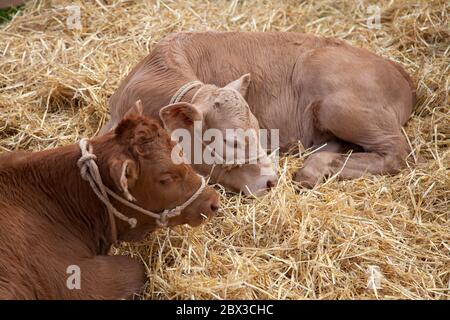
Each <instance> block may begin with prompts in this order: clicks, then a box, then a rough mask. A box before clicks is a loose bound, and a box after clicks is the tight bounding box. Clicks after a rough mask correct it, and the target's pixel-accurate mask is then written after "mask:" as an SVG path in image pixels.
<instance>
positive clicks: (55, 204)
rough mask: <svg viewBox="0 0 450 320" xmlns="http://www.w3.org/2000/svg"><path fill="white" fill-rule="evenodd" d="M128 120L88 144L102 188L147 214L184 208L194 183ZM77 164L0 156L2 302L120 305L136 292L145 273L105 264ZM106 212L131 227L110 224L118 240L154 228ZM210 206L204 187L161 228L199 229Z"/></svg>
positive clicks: (163, 135) (58, 157)
mask: <svg viewBox="0 0 450 320" xmlns="http://www.w3.org/2000/svg"><path fill="white" fill-rule="evenodd" d="M130 112H131V113H132V114H127V115H126V118H125V119H124V120H122V121H121V122H120V123H119V124H118V126H117V127H116V128H115V129H114V130H112V131H111V132H110V133H108V134H106V135H104V136H101V137H97V138H93V139H91V140H90V143H91V145H92V146H93V152H94V154H95V155H96V163H97V164H98V167H99V172H100V174H101V177H102V179H103V183H104V184H105V185H106V186H107V187H109V188H110V189H112V190H113V191H115V192H116V193H117V194H119V195H122V196H123V197H128V195H131V196H132V197H134V198H135V199H136V201H135V204H136V205H138V206H140V207H142V208H145V209H147V210H151V211H153V212H161V211H163V210H164V209H171V208H174V207H175V206H178V205H180V204H182V203H183V202H185V201H186V200H187V199H189V198H190V197H191V196H192V194H194V193H195V192H196V190H197V189H198V188H199V186H200V184H201V178H200V177H199V176H198V175H197V174H196V173H195V172H194V171H193V170H192V168H191V167H189V166H187V165H185V164H179V165H175V164H173V163H172V161H171V150H172V148H173V142H172V141H171V140H170V137H169V135H168V134H167V132H166V131H165V130H164V129H162V128H161V126H160V125H159V124H158V123H157V122H156V121H154V120H151V119H149V118H145V117H142V116H140V115H135V114H134V113H136V112H135V109H131V111H130ZM80 156H81V155H80V148H79V146H78V145H70V146H65V147H61V148H57V149H53V150H48V151H42V152H35V153H28V152H14V153H8V154H3V155H1V156H0V247H1V250H0V270H1V272H0V299H121V298H129V297H131V296H132V295H133V294H134V293H136V292H138V291H139V290H140V289H141V288H142V286H143V285H144V283H145V270H144V267H143V265H141V264H140V263H139V262H138V261H136V260H134V259H131V258H129V257H125V256H108V255H107V253H108V250H109V249H110V247H111V245H112V242H113V241H112V239H113V236H114V234H112V233H111V225H112V224H111V221H110V218H109V216H108V212H107V210H106V207H105V205H104V204H103V203H102V202H101V201H100V200H99V198H98V197H97V196H96V195H95V194H94V192H93V190H92V189H91V187H90V185H89V183H88V182H87V181H85V180H83V179H82V177H81V175H80V169H79V168H78V166H77V161H78V160H79V158H80ZM111 202H112V204H113V205H114V206H115V207H116V208H117V209H118V210H119V211H120V212H121V213H123V214H125V215H126V216H128V217H132V218H135V219H136V220H137V225H136V227H135V228H131V227H130V225H129V224H128V223H126V222H124V221H122V220H120V219H116V220H115V223H116V226H117V238H118V239H119V240H124V241H134V240H139V239H142V238H143V237H144V236H145V234H147V233H148V232H150V231H153V230H155V229H156V228H158V226H157V224H156V223H155V219H154V218H151V217H148V216H146V215H144V214H142V213H140V212H137V211H136V210H134V209H131V208H129V207H127V206H124V205H122V204H121V203H119V202H117V201H116V200H114V199H112V200H111ZM218 205H219V202H218V196H217V193H216V192H215V191H214V190H213V189H211V188H210V187H206V188H205V189H203V192H202V193H201V194H200V196H199V197H197V198H196V200H194V202H192V203H191V204H190V205H189V206H188V207H187V208H186V209H184V210H183V211H182V212H181V214H180V215H178V216H176V217H173V218H171V219H169V220H168V225H169V226H174V225H179V224H185V223H187V224H190V225H191V226H197V225H199V224H200V223H202V221H203V220H204V218H206V217H207V216H212V215H213V214H214V213H215V212H216V210H217V209H218ZM70 266H76V267H78V268H79V271H80V274H79V275H80V282H79V284H80V288H79V289H77V288H76V286H75V288H73V287H70V288H71V289H69V287H68V286H67V280H68V278H69V276H71V275H72V272H75V271H73V269H71V268H73V267H70ZM67 272H69V273H67ZM73 275H74V276H75V273H73ZM69 283H72V282H71V281H69ZM73 283H75V284H76V281H74V282H73Z"/></svg>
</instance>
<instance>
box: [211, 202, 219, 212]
mask: <svg viewBox="0 0 450 320" xmlns="http://www.w3.org/2000/svg"><path fill="white" fill-rule="evenodd" d="M218 210H219V205H218V204H217V203H211V211H212V212H217V211H218Z"/></svg>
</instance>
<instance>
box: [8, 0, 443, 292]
mask: <svg viewBox="0 0 450 320" xmlns="http://www.w3.org/2000/svg"><path fill="white" fill-rule="evenodd" d="M74 4H77V5H78V6H80V9H81V10H80V12H81V24H82V30H76V29H69V28H68V27H67V26H66V19H67V16H68V15H69V14H70V13H69V11H67V10H66V9H64V6H66V5H74ZM370 4H375V5H379V6H380V9H381V28H380V29H369V28H367V25H366V20H367V17H368V16H370V15H371V13H369V12H368V10H369V9H368V7H369V5H370ZM449 16H450V4H449V2H448V1H445V0H443V1H417V2H409V1H389V2H381V1H380V2H379V3H377V2H372V3H369V2H363V1H355V2H354V3H352V2H349V1H325V0H322V1H311V2H301V3H299V2H298V1H291V2H284V3H281V2H277V1H273V2H271V1H245V2H243V1H235V0H233V1H217V2H216V1H212V2H203V1H187V2H180V3H178V2H172V1H168V0H167V1H151V2H140V1H100V0H98V1H78V2H77V1H74V2H73V3H72V2H62V1H54V2H53V1H52V2H50V1H40V2H37V3H33V2H32V3H28V4H27V5H26V6H25V7H24V8H23V10H21V11H20V12H19V13H18V14H17V15H16V16H15V17H14V18H13V19H12V20H11V21H9V22H6V23H4V24H2V25H1V26H0V54H1V58H0V148H1V149H2V152H8V151H13V150H19V149H29V150H42V149H47V148H53V147H56V146H60V145H65V144H69V143H74V142H76V141H78V140H79V139H80V138H82V137H85V136H92V135H94V134H96V133H97V132H98V130H99V129H100V128H101V126H102V125H103V124H104V123H105V120H106V119H107V98H108V97H109V96H110V95H111V94H112V93H113V92H114V90H115V89H116V88H117V87H118V83H119V81H120V80H121V79H123V78H124V77H125V75H126V74H127V73H128V72H129V71H130V69H131V68H132V67H133V66H134V65H135V64H136V63H137V62H138V61H139V60H140V59H142V58H143V57H144V56H146V55H147V54H148V53H149V51H150V50H151V48H152V47H153V45H154V44H155V43H157V42H158V41H159V40H160V39H161V38H162V37H164V36H165V35H167V34H169V33H170V32H175V31H181V30H220V31H231V30H232V31H244V30H245V31H269V30H271V31H298V32H307V33H313V34H318V35H326V36H336V37H339V38H342V39H346V40H347V41H349V42H351V43H353V44H355V45H358V46H363V47H366V48H369V49H371V50H373V51H374V52H376V53H378V54H380V55H382V56H385V57H389V58H391V59H393V60H395V61H398V62H400V63H401V64H402V65H403V66H405V68H406V69H407V70H408V72H409V73H410V74H411V75H412V76H413V78H414V81H415V83H416V84H417V87H418V91H417V92H418V103H417V107H416V110H415V112H414V115H413V117H412V118H411V120H410V121H409V122H408V124H407V126H406V128H405V134H406V136H407V137H408V139H409V142H410V145H411V146H412V148H413V152H412V155H411V157H412V158H413V159H414V161H415V162H416V164H415V165H413V166H410V167H409V168H407V169H405V170H403V171H402V172H401V173H400V174H398V175H396V176H391V177H389V176H370V175H367V176H364V177H362V178H360V179H356V180H352V181H337V180H336V179H331V180H329V181H326V182H325V183H323V184H321V185H319V186H317V187H316V188H315V189H313V190H300V189H299V188H298V187H296V186H295V185H294V184H293V183H292V181H291V177H292V175H293V173H294V172H295V170H296V169H298V168H299V167H300V166H301V165H302V163H303V160H304V155H303V154H301V155H300V156H289V157H284V158H282V159H281V161H280V168H279V169H280V175H281V178H280V183H279V186H278V187H277V188H276V189H275V190H273V191H272V192H271V193H269V194H268V195H266V196H265V197H263V198H260V199H252V198H250V197H244V196H240V195H233V194H225V192H224V191H223V190H222V189H221V188H220V186H217V190H219V192H221V194H222V197H221V200H222V209H221V210H220V214H219V216H218V217H217V218H215V219H214V220H211V221H210V222H208V223H206V224H205V225H203V226H202V227H199V228H197V229H192V228H190V227H187V226H180V227H175V228H173V229H170V230H161V231H158V232H156V233H154V234H151V235H149V236H148V237H147V238H146V240H145V241H143V242H142V243H139V244H126V243H125V244H121V245H120V246H118V247H117V249H116V252H117V254H127V255H131V256H136V257H138V258H139V259H141V260H142V261H143V263H145V265H146V266H147V268H148V283H147V285H146V288H145V291H144V293H143V295H142V297H141V298H143V299H169V298H170V299H174V298H175V299H179V298H185V299H191V298H196V299H210V298H217V299H244V298H248V299H254V298H261V299H336V298H338V299H345V298H356V299H367V298H380V299H396V298H406V299H448V298H449V297H450V288H449V280H450V254H449V253H450V221H449V212H450V210H449V207H450V203H449V201H450V191H449V190H450V188H449V187H450V170H449V168H450V152H449V143H450V112H449V96H448V92H449V84H450V81H449V74H450V72H449V68H450V67H449V63H450V59H449V55H450V42H449V39H450V32H449ZM371 268H372V269H373V268H378V269H377V270H378V271H379V273H378V272H377V276H378V280H379V281H380V283H379V286H375V288H373V287H369V288H368V286H367V285H368V281H369V278H370V277H369V270H370V269H371Z"/></svg>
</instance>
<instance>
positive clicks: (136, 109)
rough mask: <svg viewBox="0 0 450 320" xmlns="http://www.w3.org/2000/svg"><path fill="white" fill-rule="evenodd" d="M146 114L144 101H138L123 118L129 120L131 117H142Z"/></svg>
mask: <svg viewBox="0 0 450 320" xmlns="http://www.w3.org/2000/svg"><path fill="white" fill-rule="evenodd" d="M143 114H144V106H143V105H142V101H141V100H137V101H136V103H135V104H134V106H132V107H131V108H130V110H128V111H127V112H126V113H125V115H124V116H123V118H124V119H125V118H129V117H130V116H133V115H134V116H142V115H143Z"/></svg>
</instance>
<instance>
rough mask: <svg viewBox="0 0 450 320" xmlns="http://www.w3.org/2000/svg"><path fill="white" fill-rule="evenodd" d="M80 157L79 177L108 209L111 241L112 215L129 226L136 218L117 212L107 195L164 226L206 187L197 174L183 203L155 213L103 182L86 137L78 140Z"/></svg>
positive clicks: (115, 237) (114, 230) (115, 231)
mask: <svg viewBox="0 0 450 320" xmlns="http://www.w3.org/2000/svg"><path fill="white" fill-rule="evenodd" d="M79 146H80V150H81V157H80V159H78V162H77V165H78V167H79V168H80V174H81V177H82V178H83V179H84V180H86V181H88V182H89V184H90V185H91V188H92V190H93V191H94V192H95V194H96V195H97V197H98V198H99V199H100V200H101V201H102V202H103V204H104V205H105V206H106V208H107V209H108V213H109V218H110V220H111V230H112V233H113V241H114V242H116V240H117V228H116V223H115V220H114V216H116V217H117V218H119V219H121V220H123V221H126V222H128V223H129V224H130V226H131V228H134V227H136V224H137V220H136V219H135V218H129V217H127V216H125V215H124V214H122V213H121V212H119V211H118V210H117V209H116V208H115V207H114V206H113V205H112V203H111V202H110V200H109V197H108V195H109V196H111V197H113V198H114V199H116V200H117V201H119V202H120V203H122V204H124V205H126V206H127V207H130V208H132V209H134V210H136V211H139V212H140V213H142V214H145V215H147V216H149V217H152V218H154V219H155V220H156V223H157V224H158V226H160V227H166V226H167V223H168V221H169V219H170V218H173V217H176V216H178V215H180V213H181V211H183V210H184V209H185V208H186V207H188V206H189V205H190V204H191V203H192V202H194V201H195V199H197V198H198V196H199V195H200V194H201V193H202V192H203V190H204V189H205V187H206V182H205V179H204V178H203V177H202V176H200V175H199V177H200V178H201V182H202V183H201V185H200V187H199V188H198V189H197V191H196V192H195V193H194V194H193V195H192V196H191V197H190V198H189V199H188V200H187V201H186V202H184V203H183V204H181V205H179V206H176V207H175V208H173V209H165V210H164V211H163V212H161V213H155V212H152V211H149V210H146V209H144V208H141V207H139V206H138V205H136V204H134V203H132V202H130V201H128V200H126V199H124V198H122V197H121V196H120V195H118V194H117V193H115V192H114V191H112V190H111V189H109V188H108V187H107V186H105V185H104V184H103V181H102V177H101V176H100V172H99V170H98V166H97V163H96V162H95V160H96V159H97V157H96V155H95V154H94V153H93V147H92V145H91V144H89V140H88V139H81V140H80V142H79Z"/></svg>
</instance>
